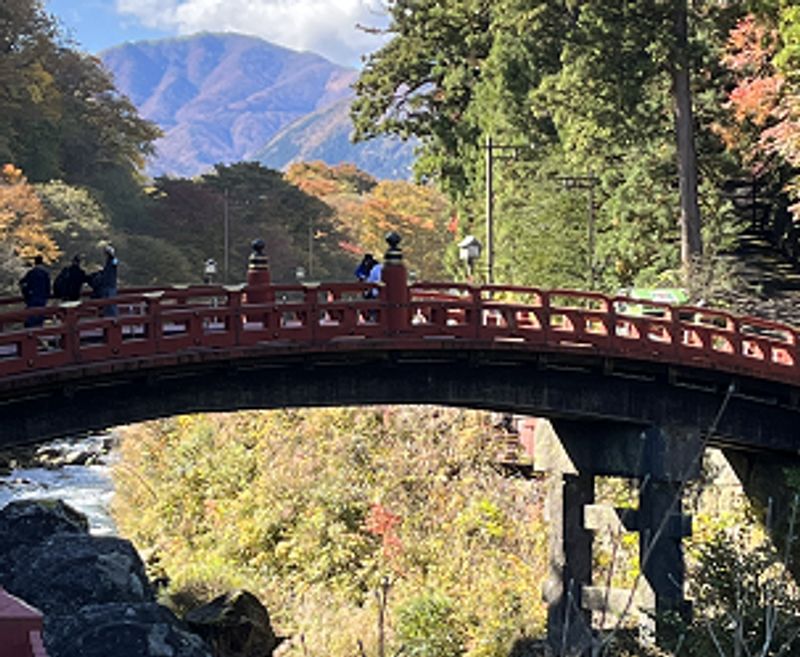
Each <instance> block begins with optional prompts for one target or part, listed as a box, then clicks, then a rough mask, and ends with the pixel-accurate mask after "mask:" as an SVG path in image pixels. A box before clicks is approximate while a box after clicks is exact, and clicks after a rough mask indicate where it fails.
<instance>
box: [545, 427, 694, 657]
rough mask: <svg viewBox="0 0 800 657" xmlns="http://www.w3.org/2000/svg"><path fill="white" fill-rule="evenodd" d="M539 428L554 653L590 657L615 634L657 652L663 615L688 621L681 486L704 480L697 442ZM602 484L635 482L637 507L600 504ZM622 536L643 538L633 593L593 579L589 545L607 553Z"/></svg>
mask: <svg viewBox="0 0 800 657" xmlns="http://www.w3.org/2000/svg"><path fill="white" fill-rule="evenodd" d="M542 427H543V428H542V429H541V430H540V431H537V435H536V439H535V440H536V442H535V453H534V463H535V468H536V469H537V471H540V472H544V473H546V475H547V499H546V503H545V516H546V521H547V524H548V528H549V536H548V543H549V562H550V573H549V579H548V581H547V582H546V583H545V587H544V597H545V600H546V602H547V604H548V618H547V634H548V641H549V643H550V644H551V647H552V648H553V650H554V652H555V654H556V655H558V656H559V657H578V656H583V655H591V654H592V647H593V646H597V645H598V642H601V641H603V640H604V638H607V637H608V636H609V633H613V631H614V629H613V628H615V627H619V628H620V629H621V631H625V632H630V631H631V626H633V627H634V628H635V629H637V630H638V632H639V636H640V637H641V638H643V639H645V640H647V641H654V642H656V643H659V642H660V641H661V640H663V639H664V638H666V636H667V633H668V628H667V627H666V625H665V624H664V623H663V621H662V620H660V618H661V617H660V614H662V613H663V612H667V611H673V612H678V613H680V614H684V615H686V614H688V613H690V610H689V605H688V603H687V601H686V600H685V598H684V560H683V549H682V544H681V542H682V539H683V537H685V536H688V535H689V534H690V533H691V519H690V518H689V517H688V516H686V515H684V514H683V513H682V506H681V504H682V502H681V498H682V492H683V488H684V485H685V483H686V482H687V481H689V480H690V479H692V478H694V477H696V476H697V475H698V474H699V472H700V466H701V462H702V455H701V454H700V452H701V450H702V444H701V441H700V437H699V433H694V434H692V435H689V434H687V433H686V432H680V433H679V431H677V430H673V431H669V430H666V429H663V428H657V427H637V426H633V425H625V424H620V423H610V422H602V421H596V422H592V421H572V420H551V422H550V423H549V424H548V423H542ZM603 476H607V477H624V478H628V479H634V480H635V481H636V483H637V490H638V508H635V509H616V508H612V507H609V506H603V505H598V504H596V503H595V480H596V478H597V477H603ZM624 531H628V532H638V536H639V560H640V563H639V567H640V572H641V576H640V577H639V579H638V582H637V585H636V586H635V587H631V589H630V590H627V589H614V588H611V587H610V582H608V581H604V582H597V581H593V576H592V564H593V546H594V545H596V542H598V541H599V539H601V537H604V538H603V540H605V541H606V545H608V541H609V538H608V537H609V535H611V536H616V537H617V539H619V537H620V536H621V532H624ZM611 540H612V541H613V540H615V539H611ZM620 619H621V620H620ZM623 627H624V628H625V629H624V630H623V629H622V628H623Z"/></svg>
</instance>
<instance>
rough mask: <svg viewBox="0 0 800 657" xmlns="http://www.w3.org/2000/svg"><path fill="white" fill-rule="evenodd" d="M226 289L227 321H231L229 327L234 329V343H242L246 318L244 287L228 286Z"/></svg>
mask: <svg viewBox="0 0 800 657" xmlns="http://www.w3.org/2000/svg"><path fill="white" fill-rule="evenodd" d="M225 291H226V292H227V293H228V296H227V299H226V300H225V305H226V307H227V313H228V314H227V321H228V322H230V324H229V325H228V327H227V329H228V330H229V331H233V344H235V345H237V346H238V345H240V344H241V343H242V328H243V327H242V324H243V322H244V318H243V317H242V296H243V295H244V293H243V292H242V288H241V287H240V286H235V287H226V288H225Z"/></svg>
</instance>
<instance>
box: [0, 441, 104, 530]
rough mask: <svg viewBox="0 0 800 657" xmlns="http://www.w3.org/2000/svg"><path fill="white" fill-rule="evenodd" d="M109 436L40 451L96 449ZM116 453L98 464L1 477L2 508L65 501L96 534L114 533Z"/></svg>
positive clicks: (54, 444) (39, 469)
mask: <svg viewBox="0 0 800 657" xmlns="http://www.w3.org/2000/svg"><path fill="white" fill-rule="evenodd" d="M108 438H109V436H89V437H86V438H81V439H77V440H59V441H54V442H52V443H47V444H46V445H43V446H42V447H40V450H42V449H47V450H51V451H55V452H63V453H68V452H69V451H71V450H86V449H89V450H96V449H97V445H98V442H102V441H104V440H106V441H107V440H108ZM113 459H114V453H113V452H111V454H108V455H103V456H101V457H100V462H99V463H98V464H96V465H63V466H59V467H56V468H42V467H37V468H19V469H15V470H13V471H12V472H11V474H9V475H8V476H0V508H2V507H4V506H5V505H6V504H8V503H9V502H11V501H14V500H24V499H61V500H63V501H64V502H66V503H67V504H69V505H70V506H72V507H73V508H75V509H77V510H78V511H80V512H81V513H83V514H85V515H86V517H87V518H88V520H89V528H90V531H91V532H92V534H99V535H108V534H114V533H115V532H116V529H115V527H114V521H113V520H112V519H111V515H110V513H109V505H110V503H111V498H112V497H113V495H114V486H113V482H112V480H111V473H110V467H109V466H110V464H111V462H112V460H113Z"/></svg>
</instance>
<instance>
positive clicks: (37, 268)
mask: <svg viewBox="0 0 800 657" xmlns="http://www.w3.org/2000/svg"><path fill="white" fill-rule="evenodd" d="M19 289H20V290H21V291H22V298H23V299H24V300H25V307H26V308H43V307H44V306H46V305H47V300H48V299H49V298H50V273H49V272H48V271H47V269H45V266H44V258H42V256H40V255H37V256H36V257H35V258H34V259H33V267H31V268H30V269H29V270H28V272H27V273H26V274H25V276H23V277H22V279H21V280H20V282H19ZM42 324H44V316H42V315H31V316H30V317H26V318H25V327H26V328H31V327H36V326H41V325H42Z"/></svg>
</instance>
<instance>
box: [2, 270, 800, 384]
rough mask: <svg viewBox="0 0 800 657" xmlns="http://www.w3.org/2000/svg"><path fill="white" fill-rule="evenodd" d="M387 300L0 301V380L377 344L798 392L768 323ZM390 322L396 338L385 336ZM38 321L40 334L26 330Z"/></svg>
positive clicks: (657, 311) (174, 293) (473, 292)
mask: <svg viewBox="0 0 800 657" xmlns="http://www.w3.org/2000/svg"><path fill="white" fill-rule="evenodd" d="M386 292H387V290H386V289H384V285H383V284H364V283H322V284H314V285H311V284H305V285H299V284H293V285H270V286H262V287H258V286H250V287H245V286H219V285H204V286H193V287H172V288H163V289H155V288H138V289H132V290H123V291H121V293H120V294H119V295H118V296H116V297H114V298H113V299H85V300H82V301H81V302H75V303H65V304H61V305H50V306H47V307H45V308H31V309H25V308H23V307H22V306H21V305H20V303H19V300H11V301H9V300H0V376H11V375H16V374H22V373H26V372H31V371H42V370H47V369H53V368H59V367H66V366H70V365H79V364H84V363H92V362H100V361H114V360H117V359H124V358H136V357H148V356H157V355H163V354H176V353H180V352H182V351H187V350H197V349H225V348H232V347H237V346H243V347H247V346H253V345H266V344H269V345H273V346H275V347H276V348H280V347H288V346H291V345H301V346H302V345H305V346H309V345H311V346H314V345H322V344H326V343H335V342H341V341H359V340H370V339H382V340H390V341H391V342H392V343H396V344H398V345H400V346H402V345H403V344H409V345H410V344H412V342H414V343H420V342H422V343H426V344H433V343H434V342H435V341H445V340H446V341H451V340H462V341H463V340H472V341H481V342H491V343H497V344H513V343H520V344H527V345H530V346H531V347H536V348H537V349H542V350H552V351H570V352H577V353H596V354H604V355H608V356H619V357H625V358H632V359H643V360H654V361H665V362H672V363H676V364H684V365H690V366H695V367H702V368H708V369H722V370H725V371H733V372H740V373H742V374H748V375H752V376H756V377H762V378H768V379H776V380H782V381H787V382H791V383H797V384H800V362H798V356H799V355H798V334H797V332H796V331H795V330H794V329H793V328H791V327H789V326H786V325H782V324H779V323H776V322H770V321H766V320H761V319H756V318H751V317H737V316H734V315H731V314H729V313H726V312H724V311H719V310H713V309H709V308H704V307H703V308H701V307H693V306H671V305H669V304H666V303H658V302H649V301H648V302H646V304H644V305H643V303H642V302H641V301H640V300H634V299H629V298H626V297H621V296H606V295H603V294H600V293H595V292H582V291H575V290H543V289H539V288H527V287H520V286H506V285H492V286H483V287H476V286H472V285H468V284H464V283H449V282H444V283H417V284H414V285H411V286H409V287H408V288H407V295H405V296H404V297H403V298H404V299H407V301H406V302H404V303H403V304H400V306H401V307H398V304H389V303H388V301H387V296H388V295H387V294H386ZM398 311H399V312H400V313H401V314H400V317H401V320H402V321H401V324H400V330H399V331H398V330H397V326H396V325H394V324H392V325H391V327H392V330H390V313H394V314H393V315H392V317H395V318H396V317H397V316H398V315H397V312H398ZM35 316H39V317H41V318H42V319H43V325H42V326H40V327H36V328H26V327H25V326H24V323H25V321H26V319H28V318H30V317H35Z"/></svg>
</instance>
